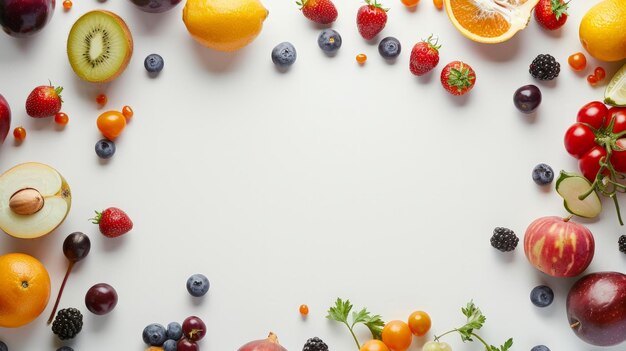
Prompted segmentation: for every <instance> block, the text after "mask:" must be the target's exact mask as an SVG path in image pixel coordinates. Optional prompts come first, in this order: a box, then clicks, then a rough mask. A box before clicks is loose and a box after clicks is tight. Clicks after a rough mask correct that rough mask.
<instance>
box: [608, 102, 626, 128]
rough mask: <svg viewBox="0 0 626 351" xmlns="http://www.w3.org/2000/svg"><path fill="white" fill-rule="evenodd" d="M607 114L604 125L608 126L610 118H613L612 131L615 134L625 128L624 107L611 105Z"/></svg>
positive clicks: (625, 112)
mask: <svg viewBox="0 0 626 351" xmlns="http://www.w3.org/2000/svg"><path fill="white" fill-rule="evenodd" d="M608 115H609V117H608V118H607V121H606V123H605V126H607V127H608V126H609V123H610V122H611V120H614V122H613V133H616V134H617V133H621V132H623V131H625V130H626V107H611V108H610V109H609V111H608Z"/></svg>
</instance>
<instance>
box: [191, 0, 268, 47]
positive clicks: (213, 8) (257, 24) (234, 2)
mask: <svg viewBox="0 0 626 351" xmlns="http://www.w3.org/2000/svg"><path fill="white" fill-rule="evenodd" d="M268 14H269V12H268V11H267V9H266V8H265V7H264V6H263V4H261V2H260V1H259V0H187V3H186V4H185V8H184V9H183V22H185V26H187V30H188V31H189V33H190V34H191V36H192V37H193V38H194V39H196V40H197V41H198V42H200V43H201V44H202V45H204V46H206V47H209V48H211V49H215V50H219V51H235V50H239V49H241V48H243V47H244V46H246V45H248V44H250V42H252V41H253V40H254V38H256V37H257V35H259V33H260V32H261V29H262V28H263V21H265V19H266V18H267V15H268Z"/></svg>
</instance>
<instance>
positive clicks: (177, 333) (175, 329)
mask: <svg viewBox="0 0 626 351" xmlns="http://www.w3.org/2000/svg"><path fill="white" fill-rule="evenodd" d="M182 337H183V327H182V326H181V325H180V323H177V322H172V323H170V324H168V325H167V338H168V339H172V340H178V339H180V338H182Z"/></svg>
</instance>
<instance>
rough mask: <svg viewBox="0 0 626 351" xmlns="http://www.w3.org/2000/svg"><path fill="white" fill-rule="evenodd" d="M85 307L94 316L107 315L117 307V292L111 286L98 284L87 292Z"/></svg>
mask: <svg viewBox="0 0 626 351" xmlns="http://www.w3.org/2000/svg"><path fill="white" fill-rule="evenodd" d="M85 305H86V306H87V309H88V310H89V311H90V312H91V313H93V314H97V315H99V316H101V315H103V314H107V313H109V312H111V311H112V310H113V309H114V308H115V305H117V291H115V289H113V287H112V286H111V285H109V284H105V283H99V284H96V285H94V286H92V287H91V288H90V289H89V290H87V294H85Z"/></svg>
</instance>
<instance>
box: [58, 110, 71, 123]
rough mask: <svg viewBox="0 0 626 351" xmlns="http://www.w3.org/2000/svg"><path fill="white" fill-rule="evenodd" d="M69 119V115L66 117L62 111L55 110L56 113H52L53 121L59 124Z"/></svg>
mask: <svg viewBox="0 0 626 351" xmlns="http://www.w3.org/2000/svg"><path fill="white" fill-rule="evenodd" d="M69 121H70V119H69V117H67V115H66V114H65V113H63V112H57V114H56V115H54V122H55V123H56V124H60V125H62V126H64V125H66V124H67V123H68V122H69Z"/></svg>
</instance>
